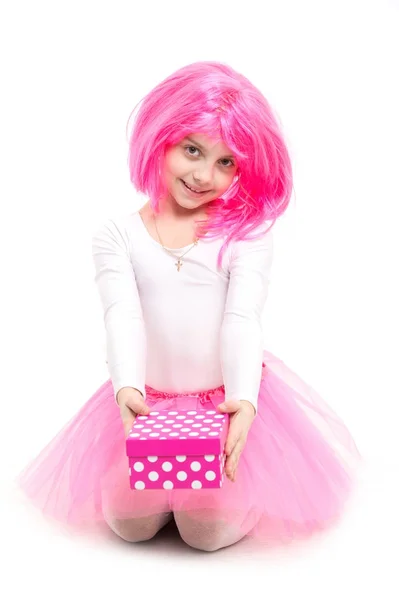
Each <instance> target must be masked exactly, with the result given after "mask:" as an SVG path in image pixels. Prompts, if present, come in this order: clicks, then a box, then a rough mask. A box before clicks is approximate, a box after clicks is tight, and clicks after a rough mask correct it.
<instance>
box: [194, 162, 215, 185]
mask: <svg viewBox="0 0 399 600" xmlns="http://www.w3.org/2000/svg"><path fill="white" fill-rule="evenodd" d="M212 177H213V172H212V165H207V164H205V163H203V164H202V165H197V166H196V169H195V171H194V172H193V178H194V181H195V183H196V184H197V185H200V186H201V187H206V186H207V185H209V184H210V183H211V181H212Z"/></svg>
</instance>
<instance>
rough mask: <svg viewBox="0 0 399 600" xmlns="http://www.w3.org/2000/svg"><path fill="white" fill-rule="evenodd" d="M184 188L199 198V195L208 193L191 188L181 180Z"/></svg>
mask: <svg viewBox="0 0 399 600" xmlns="http://www.w3.org/2000/svg"><path fill="white" fill-rule="evenodd" d="M181 181H182V183H183V185H184V187H186V188H187V189H188V190H189V191H190V192H193V193H194V194H198V195H199V196H200V195H201V194H206V193H207V192H210V190H199V189H196V188H193V187H191V186H190V185H188V184H187V183H186V182H185V181H184V180H183V179H181Z"/></svg>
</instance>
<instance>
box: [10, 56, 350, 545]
mask: <svg viewBox="0 0 399 600" xmlns="http://www.w3.org/2000/svg"><path fill="white" fill-rule="evenodd" d="M129 167H130V175H131V181H132V183H133V185H134V186H135V188H136V189H137V190H138V191H139V192H142V193H143V194H145V195H146V197H147V202H146V203H145V204H144V206H143V207H142V208H141V210H139V211H136V212H133V213H131V214H128V215H127V216H123V217H122V218H120V217H119V218H115V219H109V220H108V221H107V222H106V223H105V224H103V226H102V227H100V229H99V230H98V231H96V233H95V234H94V236H93V240H92V241H93V246H92V247H93V259H94V265H95V282H96V285H97V287H98V292H99V296H100V299H101V303H102V307H103V311H104V324H105V331H106V346H107V363H108V369H109V374H110V379H109V380H108V381H106V382H105V383H104V384H103V385H102V386H101V387H100V388H99V389H98V390H97V391H96V392H95V393H94V394H93V396H92V397H91V398H90V399H89V400H88V401H87V403H86V404H85V405H84V406H83V407H82V408H81V410H80V411H79V412H78V414H77V415H75V416H74V417H73V418H72V420H71V421H70V422H69V424H67V425H66V426H65V427H64V428H63V429H62V430H61V432H60V433H59V434H58V435H57V436H56V437H55V438H54V440H53V441H52V442H51V443H50V444H49V445H48V446H47V448H45V449H44V450H43V451H42V453H41V454H40V455H39V457H38V458H36V459H35V460H34V461H33V462H32V463H31V464H30V465H28V467H27V468H26V469H25V471H24V472H23V473H22V474H21V475H20V477H19V483H20V485H21V486H22V488H23V489H24V491H25V492H26V493H27V494H28V496H29V497H30V498H31V499H32V501H33V502H35V504H36V505H38V506H39V507H40V508H41V509H42V511H43V512H44V514H46V515H48V516H51V517H54V518H56V519H58V520H61V521H64V522H66V523H68V524H70V525H73V526H76V527H83V526H86V525H90V524H91V523H95V522H98V521H105V522H106V523H107V524H108V525H109V527H110V528H111V529H112V530H113V531H114V532H115V533H116V534H117V535H119V536H120V537H122V538H123V539H125V540H128V541H132V542H138V541H143V540H148V539H150V538H152V537H153V536H154V535H155V534H156V533H157V532H158V531H159V530H160V529H161V528H162V527H163V526H164V525H165V524H166V523H167V522H168V521H170V520H171V519H174V520H175V522H176V525H177V528H178V530H179V532H180V535H181V537H182V538H183V540H185V542H186V543H187V544H189V545H190V546H193V547H195V548H199V549H202V550H208V551H209V550H216V549H218V548H222V547H225V546H229V545H231V544H233V543H235V542H237V541H238V540H240V539H241V538H243V537H244V536H246V535H252V536H254V537H256V538H258V539H263V540H268V541H275V542H276V541H279V542H281V541H290V540H292V539H293V538H298V537H300V536H309V535H311V534H312V533H314V532H315V531H320V530H322V529H325V528H326V527H328V526H331V525H332V523H333V522H335V521H336V520H337V519H338V517H339V516H340V515H341V514H342V511H343V507H344V504H345V501H346V500H347V498H348V497H349V494H350V492H351V489H352V487H353V483H354V481H355V477H354V475H355V472H354V470H353V466H354V464H355V461H354V460H352V459H358V458H360V455H359V452H358V450H357V448H356V446H355V443H354V442H353V439H352V438H351V435H350V433H349V432H348V430H347V429H346V427H345V425H344V424H343V422H342V421H341V420H340V419H339V418H338V417H337V415H335V414H334V412H333V411H332V410H331V409H330V408H329V407H328V406H327V405H326V403H325V402H324V401H323V400H322V398H320V397H319V395H318V394H317V393H316V392H315V391H314V390H313V389H312V388H311V387H310V386H309V385H307V384H306V383H305V382H304V381H303V380H302V379H300V378H299V377H298V376H297V375H295V373H294V372H293V371H291V370H290V369H289V368H288V367H287V366H285V365H284V363H283V362H282V361H281V360H279V359H278V358H277V357H275V356H274V355H273V354H272V353H271V352H268V351H267V350H264V348H263V339H262V326H261V316H262V311H263V308H264V305H265V301H266V297H267V292H268V285H269V278H270V272H271V264H272V255H273V241H272V227H273V225H274V223H275V221H276V220H277V218H278V217H279V216H281V215H282V214H283V213H284V211H285V210H286V208H287V206H288V203H289V199H290V196H291V192H292V170H291V163H290V158H289V154H288V151H287V148H286V145H285V143H284V140H283V135H282V133H281V131H280V128H279V125H278V123H277V119H276V117H275V116H274V114H273V112H272V110H271V108H270V106H269V104H268V103H267V101H266V100H265V98H264V97H263V96H262V94H261V93H260V92H259V91H258V90H257V89H256V88H255V87H254V86H253V85H252V84H251V83H250V82H249V81H248V80H247V79H246V78H245V77H243V76H242V75H240V74H238V73H237V72H236V71H234V70H233V69H232V68H230V67H228V66H226V65H224V64H220V63H216V62H199V63H195V64H192V65H188V66H186V67H184V68H182V69H180V70H178V71H177V72H175V73H174V74H172V75H171V76H170V77H168V78H167V79H165V80H164V81H162V82H161V83H160V84H159V85H158V86H157V87H156V88H155V89H154V90H152V91H151V92H150V93H149V94H148V95H147V97H146V98H145V99H144V101H143V102H142V103H141V106H140V107H139V110H138V113H137V115H136V118H135V121H134V125H133V129H132V133H131V136H130V152H129ZM266 224H267V226H266ZM209 407H211V408H213V407H217V410H219V411H220V412H223V413H228V415H229V431H228V437H227V441H226V446H225V451H226V455H227V461H226V464H225V472H226V476H227V478H226V479H225V482H224V484H223V486H222V488H221V489H215V490H205V489H204V490H173V489H172V490H170V489H167V490H166V489H165V490H164V489H162V490H145V489H144V490H131V489H130V487H129V478H128V463H127V457H126V455H125V437H126V435H127V433H128V431H129V429H130V427H131V426H132V424H133V422H134V420H135V418H136V416H137V415H147V414H149V412H150V411H151V410H154V409H157V410H159V409H165V408H168V409H172V408H184V409H191V408H193V409H204V408H209Z"/></svg>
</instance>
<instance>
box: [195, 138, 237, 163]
mask: <svg viewBox="0 0 399 600" xmlns="http://www.w3.org/2000/svg"><path fill="white" fill-rule="evenodd" d="M184 139H185V140H187V141H188V142H191V143H192V144H193V145H194V146H198V148H200V149H201V150H206V148H204V146H202V145H201V144H200V143H199V142H196V141H195V140H193V139H192V138H190V137H185V138H184ZM223 158H234V156H233V155H232V154H226V156H223Z"/></svg>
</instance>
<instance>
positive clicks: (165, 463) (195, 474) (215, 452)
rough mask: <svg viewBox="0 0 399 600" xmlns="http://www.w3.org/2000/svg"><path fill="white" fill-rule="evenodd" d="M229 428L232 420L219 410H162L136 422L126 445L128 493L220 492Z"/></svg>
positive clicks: (142, 417) (137, 419)
mask: <svg viewBox="0 0 399 600" xmlns="http://www.w3.org/2000/svg"><path fill="white" fill-rule="evenodd" d="M228 423H229V421H228V415H226V414H220V413H218V412H217V411H216V410H172V411H168V410H160V411H152V412H151V413H150V414H149V415H147V416H139V417H137V418H136V420H135V422H134V424H133V427H132V429H131V430H130V432H129V435H128V437H127V439H126V453H127V456H128V457H129V475H130V487H131V488H132V489H135V490H144V489H153V490H154V489H165V490H171V489H178V488H180V489H181V488H185V489H187V488H191V489H194V490H197V489H201V488H219V487H221V486H222V483H223V479H224V464H225V459H226V457H225V454H224V444H225V441H226V437H227V431H228Z"/></svg>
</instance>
